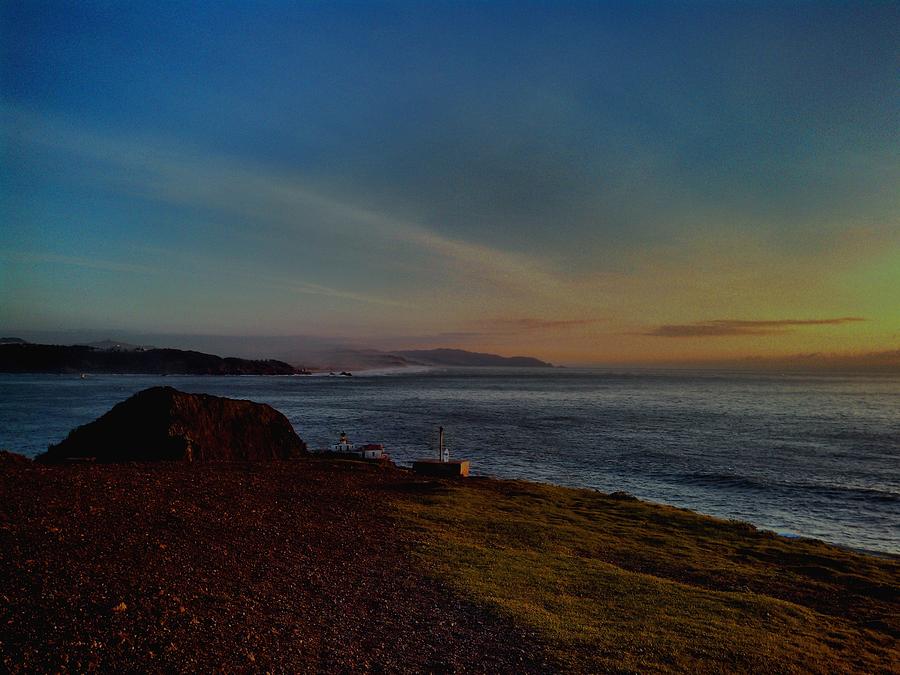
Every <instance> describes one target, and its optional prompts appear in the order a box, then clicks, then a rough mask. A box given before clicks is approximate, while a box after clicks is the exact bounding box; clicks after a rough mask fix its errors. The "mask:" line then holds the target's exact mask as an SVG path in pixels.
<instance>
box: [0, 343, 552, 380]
mask: <svg viewBox="0 0 900 675" xmlns="http://www.w3.org/2000/svg"><path fill="white" fill-rule="evenodd" d="M309 358H310V357H307V359H309ZM408 366H461V367H484V366H490V367H538V368H552V367H553V365H552V364H550V363H546V362H545V361H541V360H539V359H535V358H532V357H527V356H513V357H506V356H499V355H497V354H485V353H480V352H468V351H465V350H462V349H429V350H413V351H400V352H394V353H389V352H381V351H377V350H362V349H360V350H351V349H345V350H333V351H330V352H322V353H321V354H318V355H316V356H314V357H312V360H307V361H305V362H304V363H297V364H295V365H291V364H290V363H287V362H285V361H279V360H275V359H265V360H258V359H243V358H236V357H225V358H222V357H220V356H216V355H213V354H206V353H203V352H197V351H189V350H182V349H168V348H167V349H160V348H156V347H142V346H139V345H134V344H130V343H126V342H116V341H114V340H103V341H101V342H95V343H91V344H88V345H45V344H31V343H28V342H26V341H25V340H22V339H20V338H2V339H0V372H6V373H133V374H156V373H163V374H169V375H175V374H178V375H301V374H308V373H309V372H310V371H311V370H325V371H328V370H343V369H371V368H405V367H408Z"/></svg>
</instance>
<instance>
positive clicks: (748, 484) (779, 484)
mask: <svg viewBox="0 0 900 675" xmlns="http://www.w3.org/2000/svg"><path fill="white" fill-rule="evenodd" d="M677 478H678V481H679V482H681V483H687V484H689V485H699V486H707V487H717V488H722V489H729V490H734V489H737V490H745V491H760V492H761V491H768V490H778V491H784V492H798V493H807V494H815V495H817V496H821V497H828V498H832V499H833V498H839V499H841V500H849V501H864V502H879V503H887V504H900V493H897V492H892V491H890V490H882V489H879V488H870V487H859V486H852V485H834V484H822V483H802V482H783V481H767V480H764V479H760V478H755V477H750V476H741V475H738V474H734V473H726V472H711V471H694V472H690V473H685V474H679V475H678V476H677Z"/></svg>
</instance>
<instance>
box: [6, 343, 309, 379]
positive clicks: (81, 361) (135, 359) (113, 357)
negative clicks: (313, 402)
mask: <svg viewBox="0 0 900 675" xmlns="http://www.w3.org/2000/svg"><path fill="white" fill-rule="evenodd" d="M0 372H3V373H110V374H113V373H128V374H140V375H145V374H146V375H300V374H304V373H306V372H307V371H303V370H301V369H299V368H295V367H294V366H292V365H290V364H288V363H285V362H284V361H275V360H273V359H269V360H264V361H257V360H249V359H238V358H222V357H220V356H215V355H214V354H204V353H202V352H192V351H184V350H181V349H154V348H151V349H144V348H141V347H138V348H134V349H115V348H113V349H98V348H96V347H92V346H87V345H71V346H65V345H38V344H30V343H24V342H5V343H3V344H0Z"/></svg>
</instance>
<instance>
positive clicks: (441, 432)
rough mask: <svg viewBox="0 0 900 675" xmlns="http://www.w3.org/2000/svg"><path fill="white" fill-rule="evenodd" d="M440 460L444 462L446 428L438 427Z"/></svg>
mask: <svg viewBox="0 0 900 675" xmlns="http://www.w3.org/2000/svg"><path fill="white" fill-rule="evenodd" d="M438 459H439V460H441V461H442V462H443V461H444V427H438Z"/></svg>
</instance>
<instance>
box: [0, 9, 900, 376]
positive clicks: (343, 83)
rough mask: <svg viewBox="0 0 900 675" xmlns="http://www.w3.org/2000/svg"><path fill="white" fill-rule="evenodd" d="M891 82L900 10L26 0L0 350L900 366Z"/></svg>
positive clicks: (12, 51)
mask: <svg viewBox="0 0 900 675" xmlns="http://www.w3.org/2000/svg"><path fill="white" fill-rule="evenodd" d="M898 74H900V3H890V2H880V3H837V2H801V3H791V2H777V3H765V2H724V1H723V2H696V3H691V2H665V3H656V2H640V1H638V2H625V3H581V2H572V3H569V2H546V3H542V2H515V3H505V2H414V3H380V2H378V3H376V2H328V3H323V2H300V3H295V2H267V1H265V0H258V1H254V2H239V3H235V2H227V1H216V2H190V3H187V2H183V3H180V2H165V3H160V2H129V3H117V2H103V3H97V2H91V1H85V0H81V1H79V2H62V1H57V2H39V1H29V2H19V1H17V0H7V1H6V2H3V3H0V331H3V333H4V334H9V335H16V334H19V333H22V334H24V333H28V332H29V331H30V332H36V331H37V332H39V331H45V332H47V331H95V332H98V334H102V333H108V334H109V335H110V336H112V337H116V335H117V334H123V335H124V334H134V333H141V334H166V335H221V336H245V337H248V338H252V337H254V336H256V337H263V336H268V337H272V336H281V337H284V336H303V337H304V338H305V339H311V340H321V341H324V342H328V341H330V340H333V341H338V342H341V343H342V344H353V345H358V346H367V347H373V348H378V349H388V350H390V349H402V348H427V347H458V348H465V349H473V350H478V351H491V352H496V353H500V354H506V355H513V354H527V355H532V356H537V357H540V358H545V359H548V360H551V361H554V362H558V363H610V364H612V363H659V362H677V361H696V360H704V359H726V358H739V357H747V356H749V357H783V356H788V355H793V354H804V355H808V354H812V353H829V354H830V353H841V354H857V353H868V352H880V351H888V350H897V349H900V124H898V121H900V119H898V113H900V76H898ZM298 339H299V338H298ZM173 346H177V345H173Z"/></svg>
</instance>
